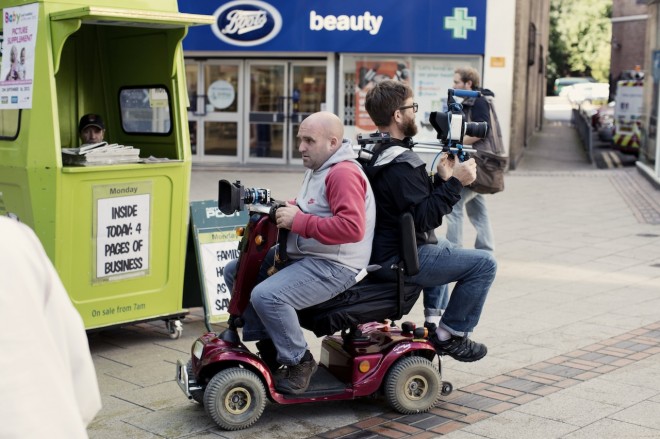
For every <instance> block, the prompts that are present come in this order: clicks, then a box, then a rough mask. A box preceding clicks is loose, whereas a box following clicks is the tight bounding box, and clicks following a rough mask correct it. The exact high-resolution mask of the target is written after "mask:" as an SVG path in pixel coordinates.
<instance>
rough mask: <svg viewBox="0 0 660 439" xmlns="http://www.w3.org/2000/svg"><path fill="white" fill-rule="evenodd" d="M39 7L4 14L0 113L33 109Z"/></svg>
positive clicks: (7, 9)
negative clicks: (7, 110)
mask: <svg viewBox="0 0 660 439" xmlns="http://www.w3.org/2000/svg"><path fill="white" fill-rule="evenodd" d="M38 18H39V4H38V3H32V4H29V5H25V6H18V7H14V8H5V9H3V10H2V20H3V32H2V34H3V35H2V39H3V41H2V65H1V67H0V109H20V108H32V88H33V80H34V48H35V42H36V40H37V22H38Z"/></svg>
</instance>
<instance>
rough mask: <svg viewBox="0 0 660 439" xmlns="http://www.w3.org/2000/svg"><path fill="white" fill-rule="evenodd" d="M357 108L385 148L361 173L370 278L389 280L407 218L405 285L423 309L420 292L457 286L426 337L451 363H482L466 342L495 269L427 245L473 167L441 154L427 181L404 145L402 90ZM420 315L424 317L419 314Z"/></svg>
mask: <svg viewBox="0 0 660 439" xmlns="http://www.w3.org/2000/svg"><path fill="white" fill-rule="evenodd" d="M365 108H366V110H367V112H368V113H369V116H370V117H371V119H372V120H373V122H374V123H375V124H376V126H377V127H378V130H379V131H380V132H387V133H389V134H390V136H391V137H392V142H390V143H384V144H382V145H380V149H376V150H375V151H374V152H375V154H374V158H373V160H372V161H371V162H370V163H369V165H367V166H366V169H367V176H368V177H369V180H370V181H371V185H372V187H373V190H374V195H375V197H376V224H377V225H376V230H375V232H374V243H373V250H372V253H371V263H372V264H379V265H381V267H383V268H381V269H380V270H379V271H377V272H376V273H375V275H376V276H377V277H380V278H382V279H384V280H394V277H395V274H394V273H393V272H392V270H391V269H390V268H389V267H390V266H391V264H393V263H396V262H398V260H399V259H400V256H399V248H400V243H399V239H400V238H399V221H400V217H401V215H402V214H403V213H405V212H411V213H412V214H413V217H414V222H415V232H416V238H417V249H418V253H419V264H420V271H419V273H418V274H416V275H415V276H411V277H410V278H408V279H406V281H408V282H411V283H415V284H418V285H421V286H423V287H425V291H424V304H425V307H426V305H427V304H428V303H430V302H435V298H434V297H429V295H428V294H427V291H426V289H427V288H431V290H437V288H432V287H437V286H440V285H444V284H447V283H450V282H457V283H456V287H455V288H454V291H453V293H452V295H451V299H450V300H449V305H448V306H447V310H446V312H445V314H444V315H443V316H442V320H440V322H439V324H438V327H437V329H436V330H435V332H434V333H432V334H431V336H430V337H429V341H430V342H431V343H432V344H433V346H434V348H435V349H436V352H437V353H438V354H439V355H449V356H451V357H452V358H454V359H456V360H458V361H466V362H469V361H477V360H480V359H481V358H483V357H484V356H485V355H486V352H487V349H486V346H485V345H483V344H481V343H476V342H474V341H472V340H470V339H469V338H468V335H469V334H470V333H471V332H472V331H473V330H474V327H475V326H476V325H477V323H478V322H479V317H480V315H481V311H482V308H483V305H484V302H485V300H486V296H487V294H488V289H489V288H490V285H491V284H492V282H493V280H494V279H495V271H496V263H495V260H494V259H493V257H492V256H491V254H490V253H489V252H485V251H482V250H463V249H458V248H454V247H453V245H452V244H451V243H449V242H448V241H447V240H444V239H443V240H441V241H440V242H438V239H437V238H436V237H435V234H434V230H435V229H436V228H437V227H438V226H440V224H441V222H442V217H443V215H447V214H448V213H449V212H451V210H452V206H453V205H454V204H455V203H456V202H457V201H458V200H459V199H460V193H461V189H462V188H463V187H464V186H466V185H468V184H470V183H472V182H473V181H474V179H475V177H476V165H475V162H474V160H473V159H470V160H467V161H465V162H458V161H457V160H456V161H455V160H452V159H450V157H449V156H448V155H447V154H443V155H442V157H441V158H440V163H439V164H438V167H437V171H438V173H437V174H436V175H435V178H434V179H433V181H432V179H431V178H429V176H428V174H427V172H426V164H425V163H424V161H423V160H422V159H420V158H419V156H418V155H417V154H416V153H415V152H413V151H412V150H411V149H410V147H411V139H410V137H412V136H414V135H415V134H416V133H417V125H416V124H415V112H416V111H417V104H415V103H414V102H413V95H412V90H411V89H410V87H409V86H407V85H405V84H403V83H400V82H395V81H389V80H388V81H383V82H380V83H378V84H376V85H375V86H374V88H372V89H371V90H370V91H369V92H368V93H367V96H366V101H365ZM425 313H426V311H425Z"/></svg>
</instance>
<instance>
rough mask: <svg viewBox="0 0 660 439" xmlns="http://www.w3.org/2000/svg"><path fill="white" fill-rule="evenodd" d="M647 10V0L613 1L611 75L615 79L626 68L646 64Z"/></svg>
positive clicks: (629, 68)
mask: <svg viewBox="0 0 660 439" xmlns="http://www.w3.org/2000/svg"><path fill="white" fill-rule="evenodd" d="M647 12H648V6H647V2H646V0H643V1H640V0H613V2H612V41H611V43H612V52H611V64H610V75H611V78H612V80H613V81H616V80H617V79H619V77H620V75H621V72H623V71H624V70H633V69H634V68H635V66H644V62H645V59H646V56H645V55H646V47H645V38H646V26H647V18H646V17H647Z"/></svg>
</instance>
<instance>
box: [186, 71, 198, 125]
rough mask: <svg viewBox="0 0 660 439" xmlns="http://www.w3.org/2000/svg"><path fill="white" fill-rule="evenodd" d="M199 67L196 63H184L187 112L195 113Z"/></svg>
mask: <svg viewBox="0 0 660 439" xmlns="http://www.w3.org/2000/svg"><path fill="white" fill-rule="evenodd" d="M198 75H199V65H198V64H197V63H186V84H187V86H188V103H189V105H190V106H189V107H188V111H192V112H193V113H196V112H197V97H198V95H197V76H198Z"/></svg>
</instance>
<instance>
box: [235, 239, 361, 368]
mask: <svg viewBox="0 0 660 439" xmlns="http://www.w3.org/2000/svg"><path fill="white" fill-rule="evenodd" d="M274 255H275V247H273V248H271V249H270V251H269V252H268V254H267V255H266V258H265V259H264V262H263V264H262V265H261V269H260V271H259V275H258V276H257V282H258V283H257V285H256V286H255V287H254V289H253V290H252V296H251V298H250V304H249V305H248V307H247V308H246V310H245V312H244V313H243V319H244V320H245V326H244V327H243V340H245V341H256V340H265V339H268V338H270V339H271V340H273V344H275V347H276V348H277V360H278V361H279V362H280V363H281V364H284V365H287V366H293V365H296V364H298V363H300V360H301V358H302V357H303V355H304V354H305V351H306V350H307V348H308V347H307V342H306V341H305V337H304V334H303V331H302V328H301V327H300V323H298V315H297V314H296V310H299V309H304V308H309V307H310V306H313V305H317V304H319V303H322V302H325V301H327V300H330V299H332V298H333V297H334V296H336V295H337V294H339V293H341V292H343V291H344V290H347V289H348V288H350V287H351V286H353V285H354V284H355V275H356V273H355V272H354V271H353V270H351V269H349V268H347V267H344V266H342V265H339V264H336V263H334V262H331V261H328V260H326V259H320V258H303V259H296V260H291V259H290V260H289V263H288V264H287V265H286V267H284V268H282V269H280V271H278V272H277V273H275V274H274V275H272V276H270V277H268V275H267V270H268V268H269V267H270V266H272V265H273V260H274ZM237 262H238V260H233V261H230V262H229V263H228V264H227V266H226V267H225V270H224V277H225V282H226V283H227V286H228V287H229V291H232V288H233V285H234V278H235V276H236V266H237Z"/></svg>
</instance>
